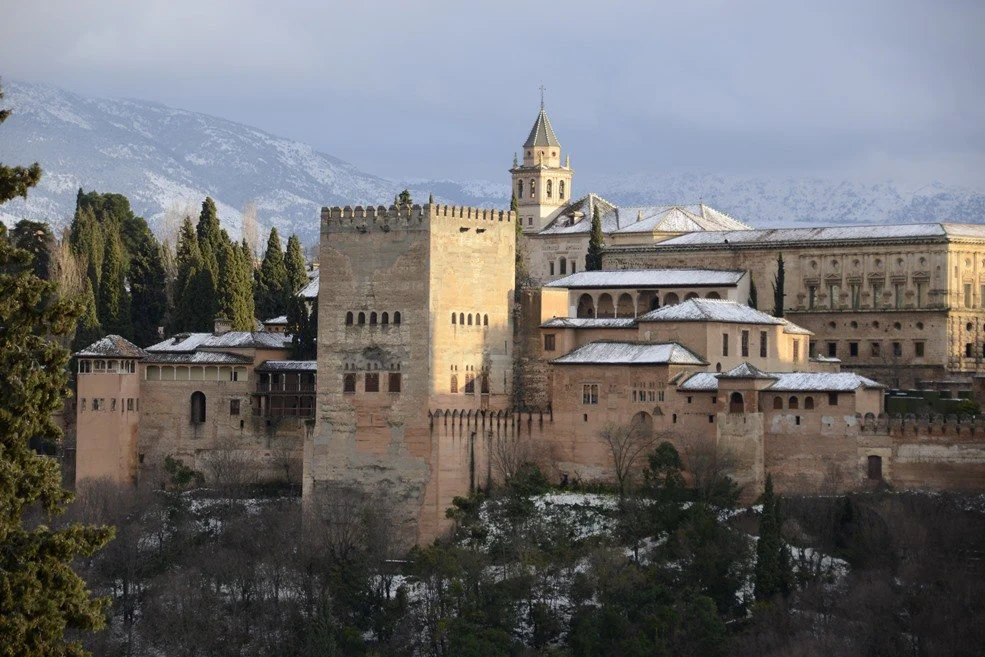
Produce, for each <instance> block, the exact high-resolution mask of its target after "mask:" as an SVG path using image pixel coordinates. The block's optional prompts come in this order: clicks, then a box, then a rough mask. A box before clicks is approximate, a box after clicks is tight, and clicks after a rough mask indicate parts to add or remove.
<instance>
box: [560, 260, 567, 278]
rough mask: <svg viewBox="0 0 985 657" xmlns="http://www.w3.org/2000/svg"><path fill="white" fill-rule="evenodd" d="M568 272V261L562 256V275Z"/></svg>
mask: <svg viewBox="0 0 985 657" xmlns="http://www.w3.org/2000/svg"><path fill="white" fill-rule="evenodd" d="M567 273H568V261H567V260H565V259H564V258H561V275H562V276H563V275H564V274H567Z"/></svg>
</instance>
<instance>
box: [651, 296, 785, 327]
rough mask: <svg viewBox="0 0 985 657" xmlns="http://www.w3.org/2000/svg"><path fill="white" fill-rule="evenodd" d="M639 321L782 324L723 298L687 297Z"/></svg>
mask: <svg viewBox="0 0 985 657" xmlns="http://www.w3.org/2000/svg"><path fill="white" fill-rule="evenodd" d="M637 321H639V322H727V323H730V324H774V325H776V324H784V323H785V322H784V321H783V320H780V319H777V318H776V317H773V316H772V315H767V314H766V313H764V312H762V311H760V310H756V309H755V308H750V307H749V306H744V305H742V304H741V303H737V302H735V301H726V300H724V299H689V300H687V301H684V302H681V303H678V304H675V305H673V306H663V307H662V308H657V309H656V310H651V311H650V312H648V313H646V314H645V315H642V316H641V317H639V318H637Z"/></svg>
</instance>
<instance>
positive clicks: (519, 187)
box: [516, 180, 523, 198]
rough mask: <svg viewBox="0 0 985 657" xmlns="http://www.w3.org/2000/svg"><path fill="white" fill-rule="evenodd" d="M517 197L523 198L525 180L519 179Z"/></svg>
mask: <svg viewBox="0 0 985 657" xmlns="http://www.w3.org/2000/svg"><path fill="white" fill-rule="evenodd" d="M516 197H517V198H523V181H522V180H521V181H519V182H517V184H516Z"/></svg>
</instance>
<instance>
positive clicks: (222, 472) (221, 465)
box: [204, 440, 260, 496]
mask: <svg viewBox="0 0 985 657" xmlns="http://www.w3.org/2000/svg"><path fill="white" fill-rule="evenodd" d="M204 466H205V471H206V474H207V475H209V481H210V482H211V484H212V485H213V486H214V487H215V488H217V489H219V490H220V491H222V492H223V493H225V494H227V495H230V496H235V495H236V494H238V493H241V492H243V491H244V490H245V489H246V488H247V487H249V486H251V485H253V484H255V483H257V482H258V481H259V479H260V465H259V463H258V462H257V461H256V459H254V458H252V457H251V456H249V455H248V454H247V453H246V452H244V451H243V450H238V449H236V447H235V445H234V444H233V442H232V441H231V440H226V441H222V442H221V443H220V444H219V445H217V446H216V448H215V449H213V450H211V451H210V452H209V454H208V455H207V456H206V457H205V459H204Z"/></svg>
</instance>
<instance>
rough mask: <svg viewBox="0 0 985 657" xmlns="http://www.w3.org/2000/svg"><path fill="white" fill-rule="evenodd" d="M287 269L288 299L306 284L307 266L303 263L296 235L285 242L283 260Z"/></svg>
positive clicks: (302, 254)
mask: <svg viewBox="0 0 985 657" xmlns="http://www.w3.org/2000/svg"><path fill="white" fill-rule="evenodd" d="M284 266H285V267H286V268H287V286H288V287H287V290H286V292H287V297H288V299H290V298H291V297H293V296H294V295H295V294H297V293H298V292H300V291H301V288H303V287H304V286H305V285H307V284H308V266H307V265H306V264H305V262H304V253H303V252H302V250H301V240H299V239H298V236H297V235H291V236H290V238H288V240H287V256H286V258H285V259H284Z"/></svg>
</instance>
